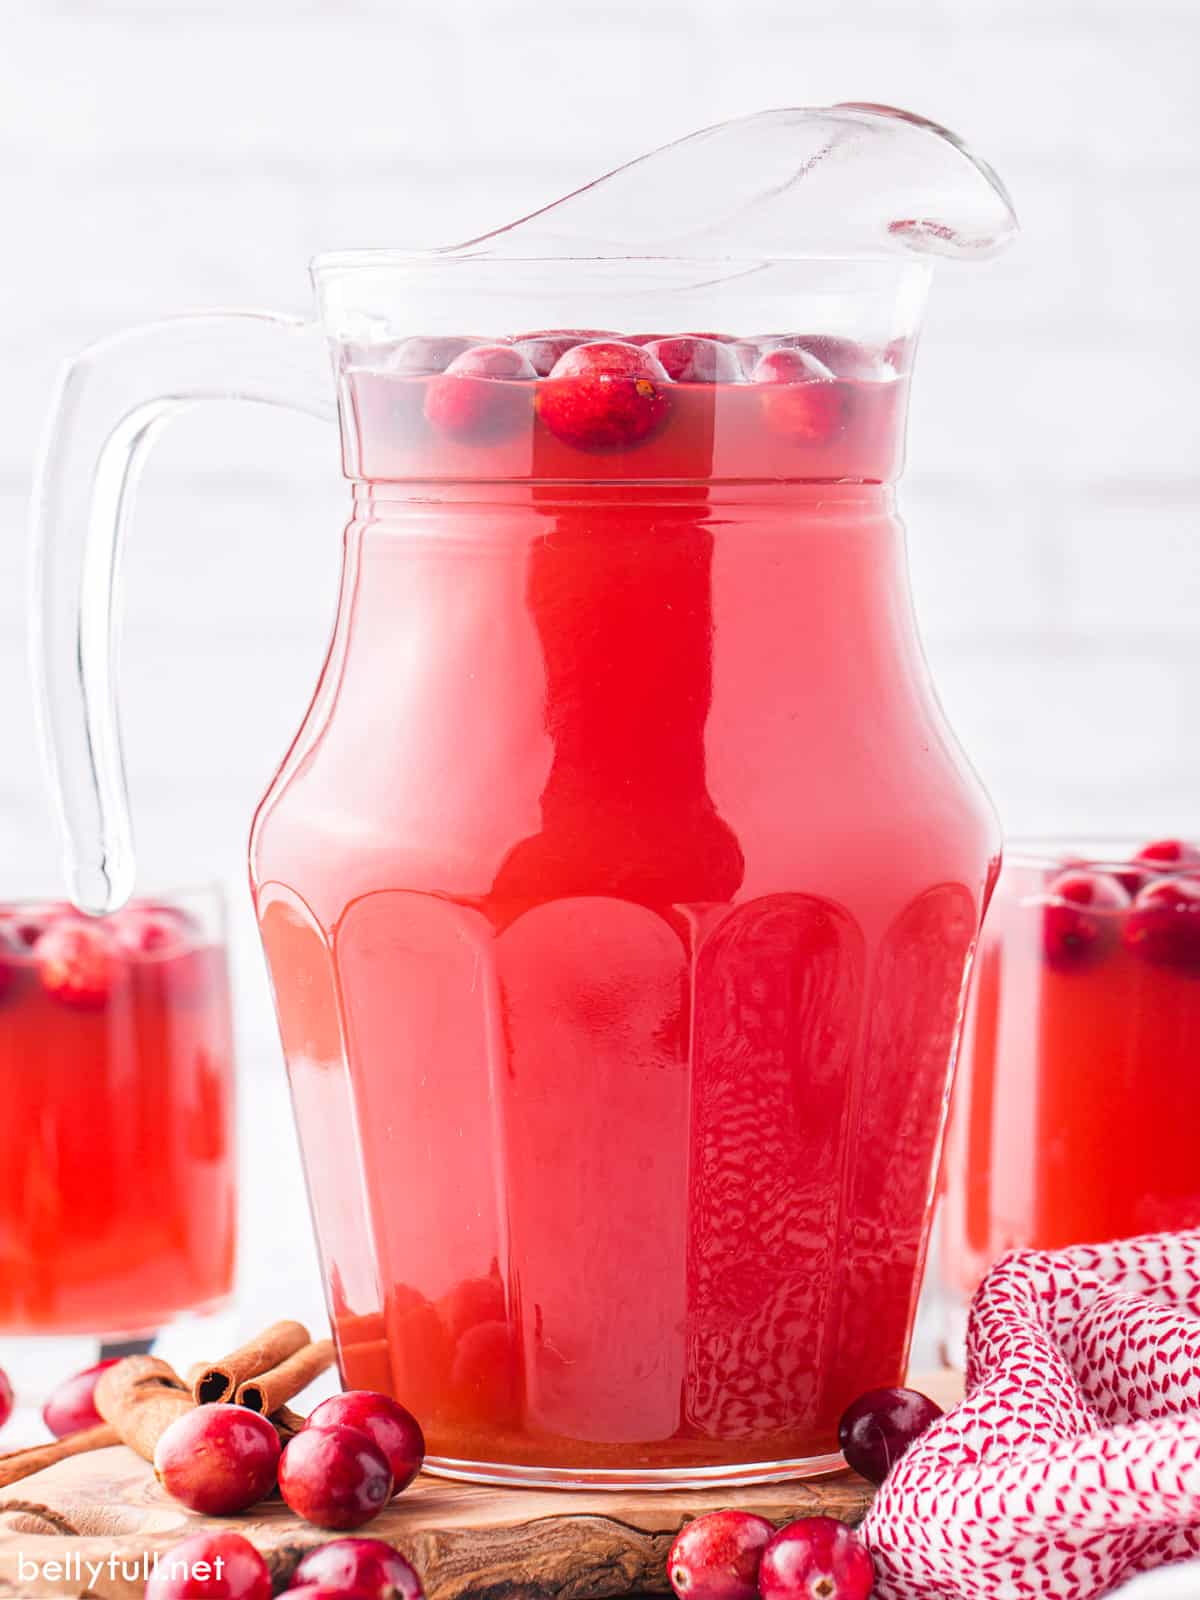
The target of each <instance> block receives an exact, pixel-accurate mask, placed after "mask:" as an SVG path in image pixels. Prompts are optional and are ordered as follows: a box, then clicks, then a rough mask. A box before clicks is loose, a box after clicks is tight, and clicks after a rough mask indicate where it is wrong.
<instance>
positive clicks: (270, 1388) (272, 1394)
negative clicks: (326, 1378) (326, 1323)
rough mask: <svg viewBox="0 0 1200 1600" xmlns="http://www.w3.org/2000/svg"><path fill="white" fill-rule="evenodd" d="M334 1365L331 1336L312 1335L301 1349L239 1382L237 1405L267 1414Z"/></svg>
mask: <svg viewBox="0 0 1200 1600" xmlns="http://www.w3.org/2000/svg"><path fill="white" fill-rule="evenodd" d="M332 1365H333V1340H332V1339H314V1340H312V1341H311V1342H310V1343H308V1344H306V1345H305V1346H304V1347H303V1349H301V1350H297V1351H296V1352H295V1353H294V1354H293V1355H290V1356H288V1357H287V1358H286V1359H285V1360H283V1361H281V1362H279V1364H278V1365H277V1366H273V1367H270V1368H269V1369H268V1370H267V1371H265V1372H259V1373H257V1374H256V1375H255V1376H254V1377H252V1378H248V1379H247V1380H246V1381H245V1382H244V1383H241V1384H239V1385H238V1388H237V1392H236V1394H235V1395H234V1399H235V1400H236V1402H237V1404H238V1405H239V1406H245V1407H246V1408H247V1410H249V1411H257V1412H259V1413H260V1414H261V1415H262V1416H264V1417H269V1416H270V1415H271V1414H272V1413H273V1412H275V1411H278V1410H279V1408H280V1406H282V1405H286V1404H287V1402H288V1401H289V1400H291V1399H292V1398H293V1396H295V1395H298V1394H299V1393H300V1392H301V1390H302V1389H307V1388H308V1386H309V1384H310V1383H312V1381H313V1380H314V1378H319V1377H320V1376H321V1374H322V1373H323V1372H325V1371H327V1370H328V1369H329V1368H330V1367H331V1366H332Z"/></svg>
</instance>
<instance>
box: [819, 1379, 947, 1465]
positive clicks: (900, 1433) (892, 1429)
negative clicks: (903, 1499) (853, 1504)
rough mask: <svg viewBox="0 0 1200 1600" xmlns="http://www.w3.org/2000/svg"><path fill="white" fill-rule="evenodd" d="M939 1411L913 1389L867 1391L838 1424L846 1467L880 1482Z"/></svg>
mask: <svg viewBox="0 0 1200 1600" xmlns="http://www.w3.org/2000/svg"><path fill="white" fill-rule="evenodd" d="M941 1414H942V1408H941V1406H939V1405H935V1404H934V1402H933V1401H932V1400H930V1399H929V1398H928V1396H926V1395H923V1394H921V1393H919V1392H918V1391H917V1390H916V1389H868V1391H867V1392H866V1394H864V1395H860V1396H859V1398H858V1399H857V1400H856V1401H855V1402H854V1403H853V1405H850V1406H847V1408H846V1410H845V1412H844V1413H843V1414H842V1420H841V1422H840V1423H839V1424H838V1443H839V1444H840V1445H841V1448H842V1454H843V1455H844V1456H845V1458H846V1465H847V1466H849V1467H852V1468H853V1470H854V1471H855V1472H858V1473H861V1474H862V1476H863V1477H864V1478H869V1479H870V1481H871V1482H872V1483H882V1482H883V1480H884V1479H885V1478H886V1477H887V1475H888V1473H889V1472H890V1471H891V1470H892V1468H893V1467H894V1466H895V1465H896V1463H897V1461H899V1459H900V1457H901V1456H902V1455H903V1454H904V1452H905V1451H906V1450H907V1449H908V1447H909V1445H911V1444H913V1443H915V1441H916V1440H917V1439H919V1438H920V1437H921V1435H922V1434H923V1433H924V1432H925V1430H926V1428H928V1427H929V1426H930V1424H931V1423H934V1422H936V1421H937V1419H938V1418H939V1417H940V1416H941Z"/></svg>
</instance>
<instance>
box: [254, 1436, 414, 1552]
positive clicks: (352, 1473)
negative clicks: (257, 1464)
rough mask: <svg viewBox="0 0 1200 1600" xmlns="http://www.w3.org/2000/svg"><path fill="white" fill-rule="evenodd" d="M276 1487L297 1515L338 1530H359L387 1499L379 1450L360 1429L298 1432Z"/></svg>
mask: <svg viewBox="0 0 1200 1600" xmlns="http://www.w3.org/2000/svg"><path fill="white" fill-rule="evenodd" d="M279 1489H280V1492H281V1493H282V1495H283V1498H284V1499H285V1500H286V1501H287V1503H288V1505H289V1506H291V1508H292V1510H293V1511H294V1512H295V1513H296V1515H297V1516H298V1517H303V1518H304V1520H305V1521H306V1522H311V1523H314V1524H315V1525H316V1526H317V1527H318V1528H335V1529H337V1530H338V1531H339V1532H340V1531H342V1530H344V1529H349V1528H361V1527H362V1525H363V1523H364V1522H370V1520H371V1518H372V1517H374V1516H377V1515H378V1514H379V1512H380V1511H382V1510H383V1508H384V1506H385V1505H387V1503H388V1501H389V1500H390V1499H391V1498H392V1474H391V1472H390V1470H389V1469H388V1464H387V1457H386V1456H385V1455H384V1453H383V1451H382V1450H381V1449H380V1448H379V1446H378V1445H377V1444H376V1443H375V1441H374V1440H373V1439H372V1438H370V1437H369V1435H367V1434H365V1433H363V1432H362V1430H361V1429H360V1428H347V1427H343V1426H336V1427H327V1428H325V1427H312V1426H309V1427H307V1428H305V1429H304V1430H303V1432H302V1433H298V1434H297V1435H296V1437H295V1438H294V1439H292V1440H291V1442H290V1443H289V1444H288V1447H287V1449H286V1450H285V1451H284V1452H283V1458H282V1460H281V1461H280V1463H279Z"/></svg>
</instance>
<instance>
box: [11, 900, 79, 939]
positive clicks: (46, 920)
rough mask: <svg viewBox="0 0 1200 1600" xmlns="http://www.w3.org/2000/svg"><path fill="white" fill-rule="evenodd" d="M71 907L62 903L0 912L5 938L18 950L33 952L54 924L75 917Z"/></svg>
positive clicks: (27, 906)
mask: <svg viewBox="0 0 1200 1600" xmlns="http://www.w3.org/2000/svg"><path fill="white" fill-rule="evenodd" d="M74 915H75V914H74V912H72V910H71V907H70V906H68V905H66V904H64V903H62V902H51V903H49V904H47V905H25V906H17V907H14V908H12V909H11V910H8V911H4V912H0V923H2V925H3V931H4V937H5V939H6V940H7V942H8V943H9V944H11V945H12V946H13V948H14V949H17V950H32V949H33V947H34V945H35V944H36V943H37V942H38V940H39V939H40V938H41V937H42V935H43V934H44V933H45V931H46V929H47V928H48V927H49V926H50V924H51V923H52V922H58V921H60V920H61V919H62V918H63V917H73V916H74Z"/></svg>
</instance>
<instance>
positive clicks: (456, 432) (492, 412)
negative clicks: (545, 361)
mask: <svg viewBox="0 0 1200 1600" xmlns="http://www.w3.org/2000/svg"><path fill="white" fill-rule="evenodd" d="M536 376H537V374H536V372H535V371H534V368H533V364H532V363H531V362H530V360H529V358H528V357H527V356H525V355H522V353H521V351H520V350H518V349H517V347H516V346H515V345H511V344H480V345H476V346H475V347H474V348H473V349H471V350H465V351H464V352H463V354H462V355H460V356H456V357H455V358H454V360H453V361H452V362H451V363H450V365H449V366H448V367H447V368H446V370H445V372H443V373H441V374H440V375H439V376H438V377H436V378H432V379H431V380H430V383H429V388H428V390H427V391H426V394H425V416H426V418H427V419H428V421H430V422H431V423H432V424H433V425H434V427H435V428H439V429H440V430H441V432H442V433H448V434H449V435H450V436H451V437H452V438H455V439H496V438H499V437H500V436H501V435H502V434H506V433H512V432H513V431H514V430H515V429H516V428H518V427H520V425H521V423H522V421H524V420H525V419H526V418H527V417H528V415H529V404H530V399H531V396H530V395H529V393H528V392H527V391H526V390H524V389H522V388H520V387H515V386H514V385H517V384H520V383H521V382H522V381H523V380H527V379H529V378H535V377H536Z"/></svg>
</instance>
